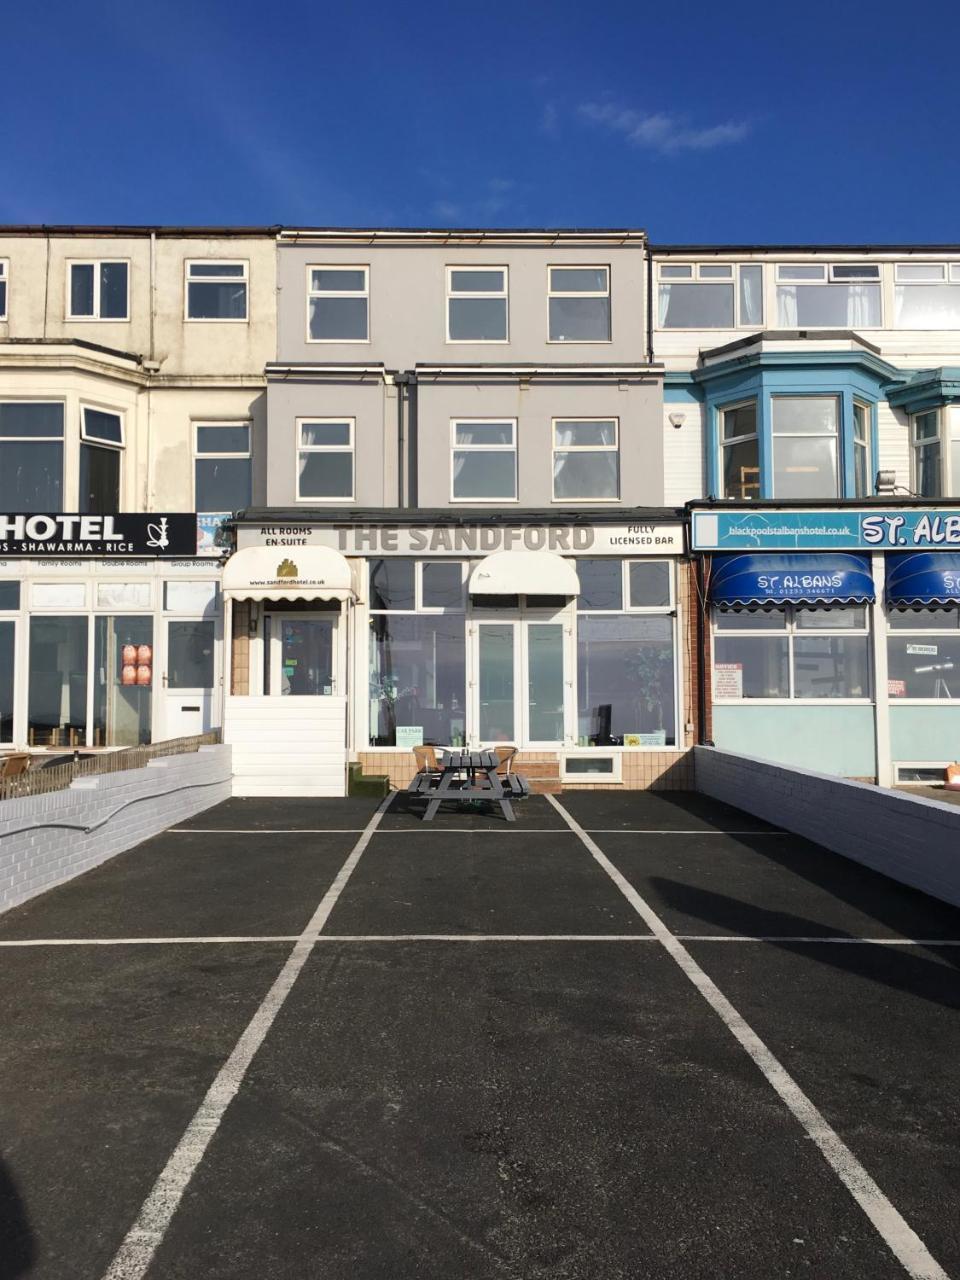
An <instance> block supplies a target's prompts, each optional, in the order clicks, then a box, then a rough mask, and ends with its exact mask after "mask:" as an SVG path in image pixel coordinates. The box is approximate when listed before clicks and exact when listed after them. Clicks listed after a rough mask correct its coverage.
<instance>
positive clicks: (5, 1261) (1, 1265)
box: [0, 1161, 37, 1280]
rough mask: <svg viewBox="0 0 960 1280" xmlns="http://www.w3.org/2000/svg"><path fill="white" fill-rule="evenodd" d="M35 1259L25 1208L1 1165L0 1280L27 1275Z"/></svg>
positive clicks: (9, 1279) (34, 1245)
mask: <svg viewBox="0 0 960 1280" xmlns="http://www.w3.org/2000/svg"><path fill="white" fill-rule="evenodd" d="M36 1256H37V1251H36V1244H35V1241H34V1236H33V1232H32V1230H31V1229H30V1222H29V1220H28V1218H27V1210H26V1206H25V1205H24V1203H23V1200H22V1198H21V1196H20V1192H19V1191H18V1190H17V1186H16V1183H15V1182H14V1180H13V1178H12V1177H11V1175H10V1173H9V1171H8V1170H7V1167H6V1165H5V1164H4V1163H3V1162H2V1161H0V1280H18V1277H20V1276H26V1275H29V1273H30V1270H31V1268H32V1266H33V1264H34V1262H35V1261H36Z"/></svg>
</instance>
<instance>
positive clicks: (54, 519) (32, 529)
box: [0, 512, 197, 559]
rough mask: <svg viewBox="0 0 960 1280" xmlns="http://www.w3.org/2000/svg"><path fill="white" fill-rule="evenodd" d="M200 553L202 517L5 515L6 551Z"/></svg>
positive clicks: (1, 535) (0, 552)
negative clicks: (198, 534)
mask: <svg viewBox="0 0 960 1280" xmlns="http://www.w3.org/2000/svg"><path fill="white" fill-rule="evenodd" d="M196 553H197V517H196V515H195V514H193V513H192V512H190V513H189V514H187V513H184V512H179V513H177V514H170V513H164V514H160V515H153V514H151V515H136V514H128V513H126V512H123V513H120V514H116V515H109V516H107V515H99V516H91V515H55V514H53V513H51V514H44V513H41V514H37V513H34V514H23V515H3V514H0V556H30V557H31V558H36V557H38V556H65V557H71V556H108V557H111V556H124V557H129V556H149V557H151V558H157V557H161V556H162V557H163V558H165V559H166V558H171V557H172V558H177V557H180V556H193V555H196Z"/></svg>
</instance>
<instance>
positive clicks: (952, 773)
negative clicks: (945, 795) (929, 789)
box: [946, 764, 960, 791]
mask: <svg viewBox="0 0 960 1280" xmlns="http://www.w3.org/2000/svg"><path fill="white" fill-rule="evenodd" d="M946 785H947V786H948V787H949V788H950V790H951V791H960V764H948V765H947V783H946Z"/></svg>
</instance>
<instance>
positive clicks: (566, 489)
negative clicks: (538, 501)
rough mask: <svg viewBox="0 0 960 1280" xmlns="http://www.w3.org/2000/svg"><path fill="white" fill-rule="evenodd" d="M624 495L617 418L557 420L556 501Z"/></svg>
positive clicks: (604, 499)
mask: <svg viewBox="0 0 960 1280" xmlns="http://www.w3.org/2000/svg"><path fill="white" fill-rule="evenodd" d="M619 497H620V445H619V422H618V421H617V419H616V418H586V419H577V420H573V419H569V418H554V420H553V499H554V501H555V502H590V501H593V502H615V501H616V500H617V499H618V498H619Z"/></svg>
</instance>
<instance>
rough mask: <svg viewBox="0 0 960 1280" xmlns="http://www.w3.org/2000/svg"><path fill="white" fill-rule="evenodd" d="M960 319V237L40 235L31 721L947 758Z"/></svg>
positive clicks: (98, 231)
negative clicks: (653, 239)
mask: <svg viewBox="0 0 960 1280" xmlns="http://www.w3.org/2000/svg"><path fill="white" fill-rule="evenodd" d="M958 347H960V249H958V248H957V247H953V248H941V249H936V248H931V247H923V248H918V247H915V246H914V247H903V248H883V249H871V248H864V247H858V248H849V247H846V248H843V247H838V248H829V247H820V248H803V247H797V246H792V247H790V246H787V247H771V246H766V247H749V246H748V247H744V246H739V247H737V246H726V247H724V246H712V247H711V246H706V247H705V246H653V247H651V246H650V245H649V244H648V242H647V239H646V237H645V235H644V233H643V232H641V231H637V230H624V231H613V230H602V231H576V232H574V231H562V230H558V231H499V230H488V231H470V232H453V231H410V230H373V231H368V230H329V229H318V228H308V229H295V228H290V229H288V228H283V229H279V228H247V229H244V228H226V229H212V230H198V229H191V228H109V229H105V228H76V227H73V228H62V229H49V228H31V227H11V228H3V229H0V747H2V746H7V747H9V746H22V747H27V748H29V749H31V750H35V751H47V752H56V751H60V752H62V751H64V750H95V749H101V748H104V749H109V748H111V747H117V746H123V745H130V744H131V743H134V742H138V741H146V740H151V739H153V740H158V739H160V738H169V737H175V736H180V735H184V734H190V733H195V732H200V731H203V730H206V729H209V728H220V729H222V731H223V734H224V737H225V739H226V740H227V741H229V742H231V743H232V744H233V748H234V750H233V755H234V770H235V787H236V791H237V794H278V795H282V794H330V795H335V794H343V793H344V791H345V789H346V786H347V778H348V771H349V767H350V766H353V770H352V772H353V774H354V775H359V774H368V775H369V774H374V775H381V776H385V777H387V778H389V780H390V782H391V783H392V784H394V785H402V784H403V783H405V782H406V781H407V780H408V779H409V777H410V776H411V774H412V772H413V770H414V767H415V766H414V758H413V747H414V746H418V745H420V744H426V745H435V746H438V747H440V746H473V747H477V746H480V745H488V744H494V743H498V742H499V743H508V742H509V743H514V744H516V745H517V746H518V748H519V750H520V767H521V768H522V769H523V770H524V771H525V772H527V773H528V775H530V776H531V777H533V778H535V779H537V780H538V782H539V784H540V785H541V786H543V787H545V788H548V787H555V786H556V787H559V786H563V787H584V786H590V787H596V786H603V787H618V788H619V787H627V788H629V787H651V786H652V787H680V786H689V785H690V783H691V780H692V773H691V770H692V755H691V749H692V747H693V745H694V744H695V743H696V742H697V741H714V742H716V744H717V745H718V746H721V747H723V746H728V747H730V748H731V749H735V750H737V751H739V752H742V753H744V754H753V755H758V756H761V757H764V758H772V759H780V760H784V761H788V762H790V763H794V764H799V765H805V766H809V767H812V768H819V769H824V770H827V771H830V772H835V773H838V774H842V775H844V776H848V777H860V778H869V779H879V780H880V781H882V782H887V783H889V782H893V781H897V780H918V781H919V780H924V779H926V778H932V777H935V776H936V775H937V774H938V773H939V774H940V775H942V772H943V769H944V767H945V765H946V764H947V763H949V762H951V761H953V760H955V759H957V758H958V757H960V621H958V602H960V499H956V500H955V501H954V505H953V506H951V497H950V495H952V494H957V493H958V491H960V368H958V367H957V366H960V351H958ZM955 668H956V671H957V673H958V675H957V676H955V675H954V669H955Z"/></svg>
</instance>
